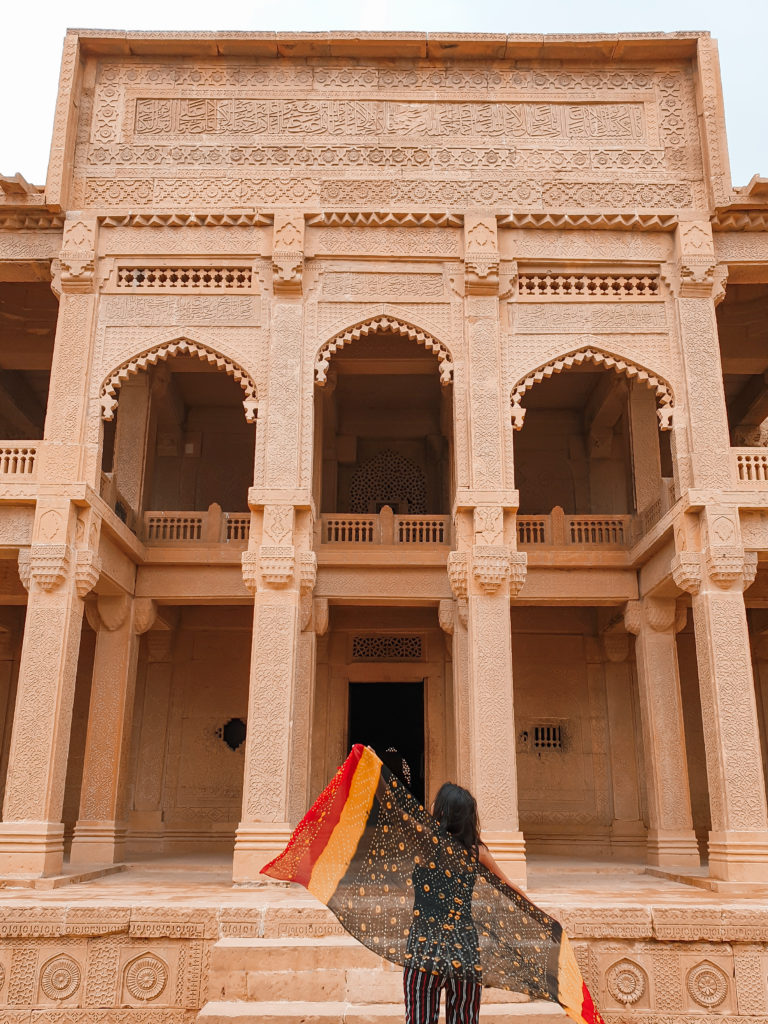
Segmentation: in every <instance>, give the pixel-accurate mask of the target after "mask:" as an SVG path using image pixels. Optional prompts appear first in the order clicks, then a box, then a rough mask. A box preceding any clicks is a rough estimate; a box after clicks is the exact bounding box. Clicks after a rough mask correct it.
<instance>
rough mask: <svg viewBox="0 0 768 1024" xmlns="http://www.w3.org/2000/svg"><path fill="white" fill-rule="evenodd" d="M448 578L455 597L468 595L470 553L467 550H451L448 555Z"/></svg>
mask: <svg viewBox="0 0 768 1024" xmlns="http://www.w3.org/2000/svg"><path fill="white" fill-rule="evenodd" d="M448 579H449V580H450V583H451V590H452V591H453V595H454V597H457V598H459V597H466V596H467V590H468V585H469V555H468V553H467V552H466V551H451V553H450V554H449V555H448Z"/></svg>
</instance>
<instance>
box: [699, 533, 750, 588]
mask: <svg viewBox="0 0 768 1024" xmlns="http://www.w3.org/2000/svg"><path fill="white" fill-rule="evenodd" d="M706 563H707V572H708V574H709V577H710V579H711V580H712V581H713V582H714V583H716V584H717V586H718V587H721V588H722V589H723V590H727V589H728V588H729V587H730V586H732V585H733V584H734V583H736V582H741V583H742V585H743V587H744V589H746V588H747V587H748V586H750V584H752V583H753V582H754V579H755V576H756V575H757V552H756V551H745V550H744V549H743V548H742V547H741V546H740V545H738V544H719V545H718V544H715V545H712V546H711V547H710V548H709V549H708V550H707V555H706Z"/></svg>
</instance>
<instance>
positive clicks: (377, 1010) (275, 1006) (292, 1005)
mask: <svg viewBox="0 0 768 1024" xmlns="http://www.w3.org/2000/svg"><path fill="white" fill-rule="evenodd" d="M564 1018H565V1014H564V1013H563V1011H562V1010H561V1009H560V1007H559V1006H557V1005H555V1004H554V1003H549V1002H545V1001H543V1000H539V1001H536V1002H531V1003H502V1004H498V1003H492V1002H485V1003H483V1004H482V1006H481V1008H480V1019H481V1021H482V1022H483V1024H565V1020H564ZM197 1021H198V1024H403V1004H402V1003H399V1004H398V1003H371V1004H369V1005H364V1004H361V1003H348V1002H326V1003H319V1002H298V1001H296V1002H289V1001H285V1002H234V1001H221V1002H209V1003H206V1005H205V1006H204V1007H203V1008H202V1010H201V1011H200V1013H199V1014H198V1016H197Z"/></svg>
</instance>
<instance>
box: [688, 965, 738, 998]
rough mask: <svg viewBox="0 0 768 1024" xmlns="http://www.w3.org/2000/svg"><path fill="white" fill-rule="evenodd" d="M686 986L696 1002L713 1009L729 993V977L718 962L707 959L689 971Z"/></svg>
mask: <svg viewBox="0 0 768 1024" xmlns="http://www.w3.org/2000/svg"><path fill="white" fill-rule="evenodd" d="M685 987H686V988H687V989H688V994H689V995H690V997H691V999H693V1001H694V1002H695V1003H698V1004H699V1006H704V1007H706V1009H708V1010H713V1009H714V1008H715V1007H716V1006H719V1005H720V1004H721V1003H722V1002H723V1000H724V999H725V997H726V996H727V995H728V977H727V975H726V973H725V971H723V970H722V969H721V968H720V967H718V966H717V964H713V963H712V962H711V961H709V960H705V961H704V962H703V963H700V964H697V966H696V967H694V968H693V970H691V971H689V972H688V977H687V978H686V981H685Z"/></svg>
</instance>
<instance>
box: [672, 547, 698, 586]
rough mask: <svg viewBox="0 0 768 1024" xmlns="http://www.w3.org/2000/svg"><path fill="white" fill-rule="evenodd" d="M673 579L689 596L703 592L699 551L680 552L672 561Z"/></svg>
mask: <svg viewBox="0 0 768 1024" xmlns="http://www.w3.org/2000/svg"><path fill="white" fill-rule="evenodd" d="M672 579H673V580H674V581H675V585H676V586H678V587H679V588H680V589H681V590H685V591H686V592H687V593H688V594H698V592H699V590H701V582H702V573H701V555H700V554H699V552H698V551H679V552H678V553H677V554H676V555H675V557H674V558H673V559H672Z"/></svg>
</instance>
